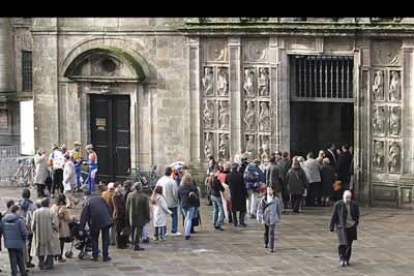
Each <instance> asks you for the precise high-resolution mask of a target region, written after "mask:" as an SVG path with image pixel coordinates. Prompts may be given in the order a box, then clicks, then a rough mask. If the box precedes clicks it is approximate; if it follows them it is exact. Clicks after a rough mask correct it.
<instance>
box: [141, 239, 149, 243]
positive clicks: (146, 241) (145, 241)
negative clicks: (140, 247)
mask: <svg viewBox="0 0 414 276" xmlns="http://www.w3.org/2000/svg"><path fill="white" fill-rule="evenodd" d="M149 242H150V239H149V238H146V239H143V240H142V243H149Z"/></svg>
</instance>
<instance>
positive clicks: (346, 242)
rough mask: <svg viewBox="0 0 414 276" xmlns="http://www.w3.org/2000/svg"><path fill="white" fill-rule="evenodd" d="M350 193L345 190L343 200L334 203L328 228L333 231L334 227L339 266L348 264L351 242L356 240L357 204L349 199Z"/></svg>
mask: <svg viewBox="0 0 414 276" xmlns="http://www.w3.org/2000/svg"><path fill="white" fill-rule="evenodd" d="M351 197H352V193H351V191H349V190H346V191H345V192H344V195H343V200H339V201H337V202H336V203H335V205H334V208H333V212H332V217H331V223H330V226H329V229H330V231H331V232H333V231H334V230H335V228H336V233H337V235H338V242H339V246H338V253H339V263H340V265H341V266H346V265H349V260H350V258H351V253H352V242H353V241H355V240H357V226H358V224H359V207H358V204H357V203H356V202H355V201H353V200H351Z"/></svg>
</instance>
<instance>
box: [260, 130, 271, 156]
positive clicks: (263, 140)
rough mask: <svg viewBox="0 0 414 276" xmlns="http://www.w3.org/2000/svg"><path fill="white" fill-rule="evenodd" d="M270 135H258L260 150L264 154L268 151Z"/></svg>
mask: <svg viewBox="0 0 414 276" xmlns="http://www.w3.org/2000/svg"><path fill="white" fill-rule="evenodd" d="M269 140H270V137H269V135H261V136H260V151H261V152H264V153H266V154H269V153H270V143H269Z"/></svg>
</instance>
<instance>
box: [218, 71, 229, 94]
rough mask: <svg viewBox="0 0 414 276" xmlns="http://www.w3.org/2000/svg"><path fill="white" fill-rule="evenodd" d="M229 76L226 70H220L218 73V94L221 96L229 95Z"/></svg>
mask: <svg viewBox="0 0 414 276" xmlns="http://www.w3.org/2000/svg"><path fill="white" fill-rule="evenodd" d="M228 79H229V74H228V73H227V69H226V68H220V70H219V72H218V80H217V92H218V94H219V95H220V96H226V95H228V94H229V90H228V89H229V82H228Z"/></svg>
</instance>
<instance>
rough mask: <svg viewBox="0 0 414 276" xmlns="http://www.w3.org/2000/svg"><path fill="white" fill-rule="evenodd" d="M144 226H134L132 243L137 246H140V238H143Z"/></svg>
mask: <svg viewBox="0 0 414 276" xmlns="http://www.w3.org/2000/svg"><path fill="white" fill-rule="evenodd" d="M143 227H144V226H143V225H137V226H133V227H132V232H131V234H132V237H131V238H132V243H133V244H134V246H135V247H139V239H140V238H141V235H142V228H143Z"/></svg>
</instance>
